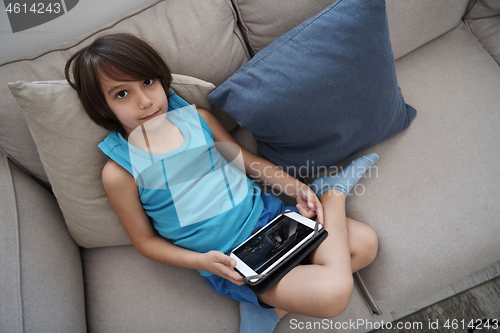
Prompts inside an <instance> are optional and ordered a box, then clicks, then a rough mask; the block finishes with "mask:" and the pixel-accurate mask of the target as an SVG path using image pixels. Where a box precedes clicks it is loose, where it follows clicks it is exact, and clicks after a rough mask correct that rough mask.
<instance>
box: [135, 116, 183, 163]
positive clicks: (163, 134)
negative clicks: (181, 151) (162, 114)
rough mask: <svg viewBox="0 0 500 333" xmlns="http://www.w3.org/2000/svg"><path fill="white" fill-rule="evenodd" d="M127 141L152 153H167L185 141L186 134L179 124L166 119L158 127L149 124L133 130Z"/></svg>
mask: <svg viewBox="0 0 500 333" xmlns="http://www.w3.org/2000/svg"><path fill="white" fill-rule="evenodd" d="M127 141H128V142H129V143H130V144H131V145H133V146H134V147H136V148H139V149H141V150H143V151H146V152H149V153H152V154H158V155H160V154H166V153H168V152H171V151H173V150H175V149H177V148H179V147H180V146H182V144H183V143H184V136H183V135H182V133H181V131H180V130H179V128H178V127H177V126H175V125H174V124H173V123H172V122H171V121H170V120H168V119H167V118H165V121H163V122H162V123H161V125H160V126H158V127H156V128H153V129H152V128H150V126H148V125H147V124H146V125H145V126H143V125H141V127H139V128H137V129H135V130H134V131H132V132H131V133H130V134H129V136H128V138H127Z"/></svg>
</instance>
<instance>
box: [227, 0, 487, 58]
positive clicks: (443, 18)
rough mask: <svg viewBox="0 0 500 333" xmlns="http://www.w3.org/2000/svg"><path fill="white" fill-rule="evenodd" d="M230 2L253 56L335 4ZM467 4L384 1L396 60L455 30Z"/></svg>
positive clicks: (324, 0)
mask: <svg viewBox="0 0 500 333" xmlns="http://www.w3.org/2000/svg"><path fill="white" fill-rule="evenodd" d="M232 1H233V4H234V6H235V8H236V10H237V13H238V17H239V18H240V25H241V30H242V31H243V33H244V35H245V38H246V39H247V40H248V45H249V48H250V51H251V52H252V54H255V53H257V52H258V51H260V50H262V49H263V48H264V47H265V46H267V45H268V44H270V43H271V42H272V41H273V40H274V39H276V38H278V37H279V36H281V35H282V34H284V33H286V32H287V31H289V30H290V29H292V28H294V27H295V26H297V25H298V24H300V23H301V22H303V21H305V20H307V19H308V18H310V17H312V16H314V15H316V14H318V13H319V12H320V11H321V10H323V9H324V8H325V7H327V6H328V5H330V4H332V3H334V2H335V1H334V0H316V1H308V0H295V1H290V0H274V1H269V0H232ZM491 1H495V0H491ZM467 2H468V0H446V1H434V0H423V1H400V0H387V15H388V17H389V28H390V34H391V42H392V47H393V50H394V55H395V58H396V59H398V58H400V57H402V56H403V55H405V54H407V53H409V52H411V51H412V50H414V49H416V48H417V47H419V46H421V45H423V44H425V43H427V42H429V41H431V40H432V39H434V38H436V37H438V36H440V35H442V34H443V33H445V32H447V31H449V30H451V29H452V28H454V27H456V26H457V25H458V24H459V23H460V20H461V18H462V16H463V14H464V12H465V8H466V6H467ZM408 36H411V38H408Z"/></svg>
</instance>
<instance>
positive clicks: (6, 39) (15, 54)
mask: <svg viewBox="0 0 500 333" xmlns="http://www.w3.org/2000/svg"><path fill="white" fill-rule="evenodd" d="M156 1H157V0H105V1H103V0H80V1H79V2H78V4H77V5H76V6H75V7H74V8H73V9H72V10H70V11H68V12H67V13H65V14H64V15H62V16H60V17H58V18H56V19H54V20H52V21H49V22H47V23H44V24H42V25H39V26H36V27H33V28H31V29H27V30H24V31H19V32H16V33H13V32H12V29H11V27H10V23H9V19H8V16H7V12H6V11H5V6H4V2H3V1H2V3H1V4H0V64H1V63H4V62H6V61H9V60H15V59H18V58H20V57H24V56H28V55H30V54H32V53H36V52H38V51H41V50H43V49H46V48H49V47H52V46H54V45H57V44H59V43H62V42H64V41H67V40H70V39H73V38H75V37H78V36H80V35H83V34H84V33H87V32H90V31H93V30H95V29H97V28H100V27H102V26H104V25H106V24H108V23H110V22H113V21H115V20H117V19H119V18H121V17H123V16H125V15H126V14H128V13H130V12H133V11H135V10H137V9H139V8H142V7H144V6H147V5H148V4H152V3H154V2H156ZM12 2H16V0H12ZM17 2H19V3H23V1H17Z"/></svg>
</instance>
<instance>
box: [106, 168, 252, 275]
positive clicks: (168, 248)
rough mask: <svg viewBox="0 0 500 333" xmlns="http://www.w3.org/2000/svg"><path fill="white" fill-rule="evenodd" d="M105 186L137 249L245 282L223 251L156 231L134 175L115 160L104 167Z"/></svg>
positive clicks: (168, 262) (155, 257) (165, 260)
mask: <svg viewBox="0 0 500 333" xmlns="http://www.w3.org/2000/svg"><path fill="white" fill-rule="evenodd" d="M102 180H103V184H104V190H105V191H106V195H107V197H108V200H109V202H110V204H111V206H112V207H113V209H114V210H115V212H116V214H117V215H118V218H119V219H120V221H121V223H122V224H123V227H124V228H125V231H126V232H127V234H128V235H129V237H130V240H131V241H132V244H133V245H134V247H135V248H136V249H137V251H138V252H139V253H140V254H141V255H143V256H144V257H146V258H149V259H152V260H154V261H158V262H161V263H163V264H166V265H171V266H179V267H185V268H192V269H199V270H203V271H206V272H210V273H213V274H216V275H219V276H221V277H223V278H225V279H228V280H230V281H232V282H233V283H237V284H241V283H242V282H241V277H240V276H239V274H238V273H236V272H235V271H234V270H233V269H232V267H234V265H236V262H234V260H232V259H231V258H230V257H228V256H226V255H224V254H223V253H222V252H219V251H210V252H207V253H198V252H194V251H190V250H186V249H184V248H181V247H179V246H176V245H174V244H172V243H171V242H169V241H167V240H165V239H163V238H162V237H159V236H157V235H156V234H155V232H154V229H153V227H152V226H151V224H150V222H149V220H148V217H147V215H146V213H145V212H144V209H143V208H142V203H141V201H140V199H139V191H138V186H137V184H136V182H135V180H134V177H133V176H132V175H131V174H130V173H129V172H128V171H126V170H125V169H123V168H122V167H121V166H120V165H118V164H117V163H116V162H114V161H113V160H109V161H108V162H107V163H106V165H105V166H104V169H103V170H102Z"/></svg>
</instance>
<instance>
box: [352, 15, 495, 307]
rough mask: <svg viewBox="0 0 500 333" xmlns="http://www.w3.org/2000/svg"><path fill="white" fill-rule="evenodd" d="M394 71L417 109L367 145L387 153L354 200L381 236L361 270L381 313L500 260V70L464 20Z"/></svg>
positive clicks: (355, 209) (356, 214)
mask: <svg viewBox="0 0 500 333" xmlns="http://www.w3.org/2000/svg"><path fill="white" fill-rule="evenodd" d="M396 68H397V72H398V80H399V84H400V86H401V89H402V90H403V91H404V92H405V97H406V100H407V101H408V102H409V103H411V104H412V105H414V106H415V107H416V108H418V110H419V115H418V117H416V118H415V120H414V121H413V123H412V125H411V126H410V127H409V128H408V129H407V130H406V131H405V132H404V133H402V134H401V135H400V136H399V137H397V138H396V137H394V138H391V139H389V140H386V141H384V142H382V143H380V144H379V145H377V146H375V147H372V148H371V149H370V150H369V151H370V152H371V151H375V152H377V153H378V154H379V156H380V159H379V160H378V161H377V163H376V164H375V165H374V166H373V167H372V169H373V170H372V171H371V177H367V178H362V179H361V181H360V183H359V185H361V186H362V187H360V188H359V189H358V194H359V195H354V194H353V195H352V196H350V197H349V198H348V199H347V205H346V212H347V216H349V217H351V218H354V219H356V220H359V221H363V222H366V223H368V224H369V225H370V226H372V227H373V228H374V230H375V231H376V232H377V234H378V236H379V244H380V247H379V252H378V255H377V258H376V259H375V261H374V262H373V263H372V264H371V265H369V266H368V267H366V268H365V269H363V270H362V271H361V276H362V278H363V281H364V282H365V284H366V286H367V287H368V290H369V291H370V294H371V295H372V297H373V298H374V299H375V301H376V303H377V304H378V306H379V307H380V309H381V311H382V312H383V313H389V312H392V311H395V310H401V309H402V308H404V307H405V306H406V305H407V304H409V303H412V302H414V301H415V300H417V299H420V298H421V297H423V296H425V295H429V294H431V293H433V292H435V291H437V290H440V289H442V288H444V287H446V286H448V285H450V284H451V283H452V282H454V281H455V280H458V279H460V278H461V277H462V276H465V275H468V274H471V273H472V272H475V271H477V270H479V269H481V268H483V267H485V266H487V265H489V264H491V263H493V262H495V261H497V260H498V258H500V247H499V246H498V244H499V243H498V235H499V234H500V223H498V216H500V205H498V203H499V202H500V192H499V191H498V189H499V187H500V176H499V169H498V165H500V150H499V149H498V143H499V142H500V112H498V111H499V107H498V106H499V105H500V94H499V87H500V67H499V66H498V65H497V64H496V63H495V61H494V60H493V59H492V58H491V56H490V55H489V54H488V53H487V52H486V51H485V50H484V49H483V48H482V46H481V44H480V43H479V42H478V41H477V40H476V39H475V38H474V36H473V35H472V34H471V33H470V31H469V30H468V28H467V27H466V26H465V25H464V24H461V25H460V26H459V27H457V28H456V29H454V30H452V31H451V32H449V33H447V34H445V35H443V36H441V37H439V38H438V39H436V40H434V41H432V42H431V43H428V44H426V45H425V46H423V47H421V48H419V49H418V50H415V51H413V52H412V53H410V54H408V55H407V56H405V57H404V58H402V59H399V60H398V61H396ZM363 153H365V152H361V153H360V155H361V154H363ZM422 277H425V278H422Z"/></svg>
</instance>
